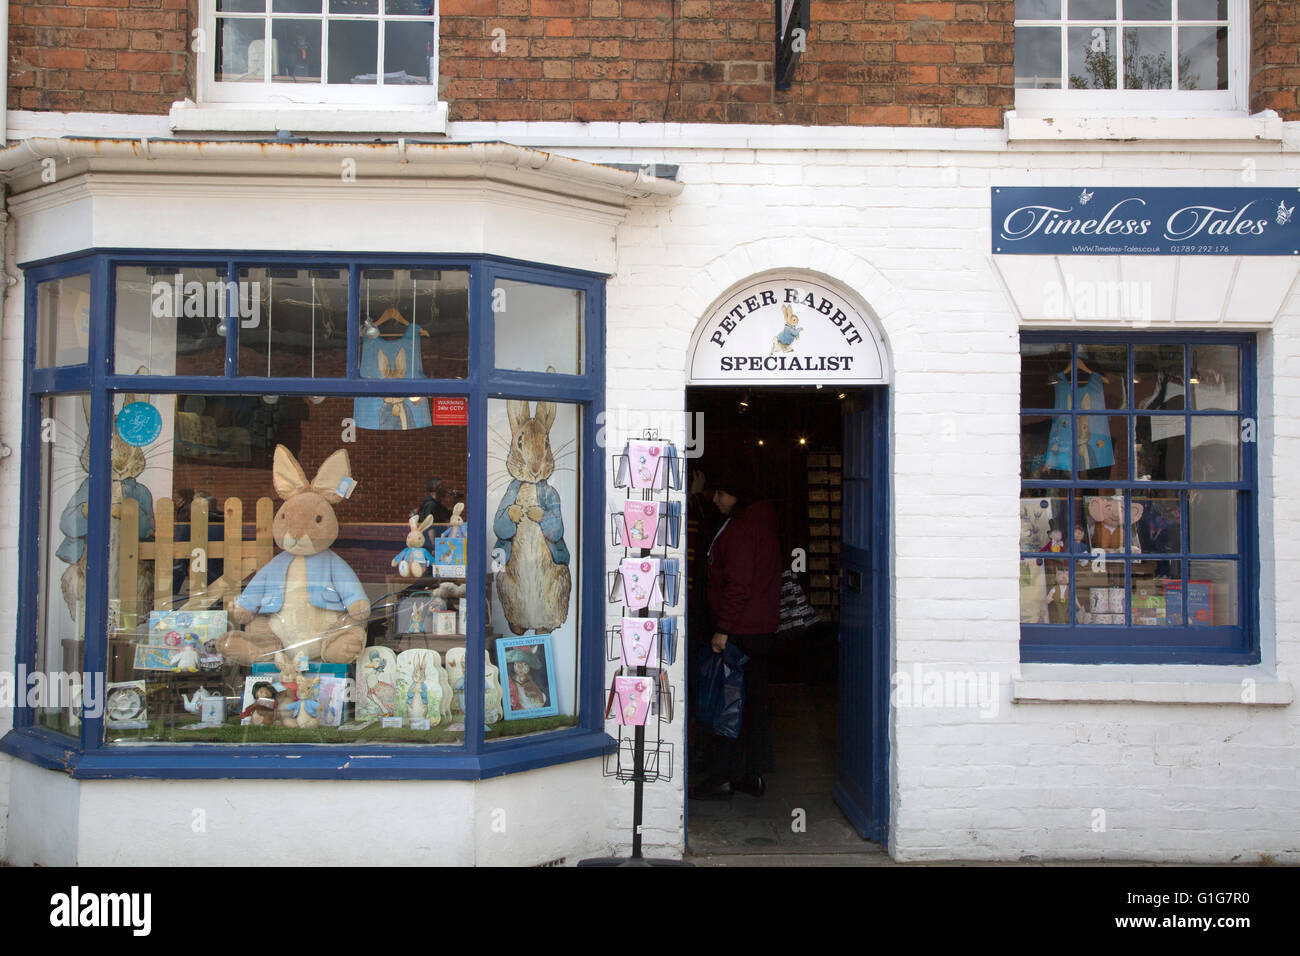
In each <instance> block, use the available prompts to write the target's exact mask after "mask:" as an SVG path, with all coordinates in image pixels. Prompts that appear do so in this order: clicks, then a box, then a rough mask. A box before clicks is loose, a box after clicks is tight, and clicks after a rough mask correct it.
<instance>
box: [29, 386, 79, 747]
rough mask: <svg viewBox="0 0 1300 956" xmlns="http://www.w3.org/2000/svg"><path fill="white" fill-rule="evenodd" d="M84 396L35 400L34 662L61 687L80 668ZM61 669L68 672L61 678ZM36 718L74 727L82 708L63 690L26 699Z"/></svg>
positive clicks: (68, 729) (70, 730) (72, 730)
mask: <svg viewBox="0 0 1300 956" xmlns="http://www.w3.org/2000/svg"><path fill="white" fill-rule="evenodd" d="M89 403H90V399H89V397H88V396H85V395H59V396H55V397H52V398H44V399H42V400H41V443H40V446H39V451H38V452H37V453H38V454H39V456H40V469H41V477H40V482H41V485H40V509H41V510H40V519H39V521H40V524H39V525H38V529H39V533H38V539H39V540H38V545H37V546H38V548H39V557H38V558H37V569H38V574H39V580H38V584H37V600H36V633H37V635H38V640H37V642H36V670H37V672H38V673H43V674H45V675H46V678H45V680H46V687H47V689H48V690H52V689H53V688H54V687H59V688H60V689H63V688H66V687H67V685H68V681H70V680H71V675H73V674H78V675H79V674H80V673H81V672H82V671H83V667H82V650H83V648H84V646H85V635H86V621H85V617H86V531H87V525H88V523H89V509H90V498H89V492H90V482H89V477H88V474H89V473H88V471H87V469H88V467H89V465H90V449H89V447H88V444H87V442H88V436H89V434H90V429H89V426H88V424H87V421H88V410H89ZM60 675H68V676H67V678H66V679H62V678H61V677H60ZM32 703H33V704H36V705H37V711H36V722H37V723H38V724H40V725H41V726H43V727H48V728H50V729H52V730H57V731H59V732H61V733H67V734H74V735H75V734H76V733H78V729H77V728H78V727H79V725H80V714H79V713H78V712H77V708H76V707H75V706H74V705H73V702H72V701H71V700H68V699H66V698H65V697H60V698H59V699H54V698H53V697H52V696H48V695H47V697H46V698H45V699H44V700H40V701H32Z"/></svg>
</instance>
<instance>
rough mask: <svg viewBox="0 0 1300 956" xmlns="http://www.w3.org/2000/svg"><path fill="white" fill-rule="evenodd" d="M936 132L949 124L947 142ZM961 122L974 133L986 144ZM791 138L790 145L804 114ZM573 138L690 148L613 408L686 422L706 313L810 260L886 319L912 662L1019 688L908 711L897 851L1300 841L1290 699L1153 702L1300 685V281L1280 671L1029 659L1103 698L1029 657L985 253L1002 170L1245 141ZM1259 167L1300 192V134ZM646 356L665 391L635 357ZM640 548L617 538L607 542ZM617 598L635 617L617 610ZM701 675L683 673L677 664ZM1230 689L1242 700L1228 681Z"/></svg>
mask: <svg viewBox="0 0 1300 956" xmlns="http://www.w3.org/2000/svg"><path fill="white" fill-rule="evenodd" d="M1292 125H1300V124H1292ZM925 134H926V136H927V138H928V139H929V142H930V143H935V142H936V141H941V140H942V138H943V136H944V135H945V134H944V131H925ZM930 134H933V135H930ZM947 135H948V136H949V138H950V140H951V143H950V144H951V145H953V146H957V145H958V144H960V143H963V142H968V141H964V140H962V138H961V136H960V134H956V133H949V134H947ZM1289 135H1291V134H1289ZM789 138H790V141H791V145H792V146H793V145H794V144H795V143H796V142H797V140H796V137H795V135H793V131H792V135H791V136H790V137H789ZM899 138H900V139H902V140H906V139H907V138H908V133H907V132H902V133H900V134H899ZM914 138H916V139H918V140H919V139H920V136H919V135H918V136H916V137H914ZM1292 138H1293V139H1294V135H1292ZM562 151H567V152H569V153H571V154H572V155H575V156H578V157H580V158H584V159H589V160H592V161H597V162H601V161H605V162H608V161H622V162H629V161H630V162H636V163H653V162H663V163H678V164H680V165H681V170H680V174H679V178H680V179H681V180H682V181H684V182H685V183H686V184H687V186H686V189H685V191H684V192H683V194H682V195H681V196H680V197H679V198H677V199H676V200H674V201H672V202H671V204H669V205H668V206H667V207H666V208H665V207H655V206H650V205H643V206H640V207H638V208H637V209H635V210H634V211H633V213H632V214H631V215H630V216H629V217H628V219H627V220H626V221H625V223H624V224H623V225H622V226H621V227H620V229H619V232H618V257H619V258H618V271H617V273H616V275H615V276H614V278H613V279H612V280H611V282H610V284H609V288H608V316H609V322H608V333H607V334H608V366H607V382H608V386H607V405H608V407H609V408H610V410H611V414H612V415H616V414H617V411H618V409H620V407H623V406H627V407H629V408H632V409H650V410H654V411H660V412H673V413H680V411H681V409H682V402H683V398H684V396H683V388H684V384H685V381H684V373H683V370H684V368H685V365H686V358H687V356H686V348H687V345H688V343H689V339H690V336H691V332H692V330H693V328H694V326H695V323H696V322H697V321H698V320H699V319H701V318H702V317H703V316H704V315H706V314H707V312H708V309H709V307H710V306H711V305H712V304H713V303H714V301H715V300H716V299H717V298H718V297H719V296H721V295H722V294H723V293H724V292H726V291H727V289H728V287H729V286H730V285H732V284H733V283H735V282H738V281H740V280H741V279H743V278H745V277H747V276H749V275H753V274H755V273H759V272H762V271H765V270H768V269H775V268H785V269H792V270H803V269H807V270H813V271H815V272H817V273H821V274H823V275H826V276H829V277H830V278H832V279H833V280H835V281H836V282H838V283H839V284H841V285H842V286H846V287H847V288H848V289H850V290H851V291H853V292H855V293H857V295H858V296H859V297H861V298H862V299H863V300H864V301H865V302H866V304H867V305H868V306H869V307H870V308H871V309H873V310H874V311H875V313H876V315H877V316H878V317H879V318H880V320H881V325H882V329H883V332H884V335H885V338H886V340H887V342H888V345H889V348H890V352H891V359H892V362H893V366H894V369H895V379H894V385H893V387H892V388H893V396H892V397H893V405H892V408H893V412H892V415H893V420H892V424H891V442H892V456H893V495H894V511H893V529H892V531H893V552H892V563H893V575H894V587H893V594H892V610H893V615H894V634H893V643H894V661H895V664H894V666H895V668H896V670H897V671H899V672H904V673H911V672H912V668H913V667H914V666H916V665H919V666H920V667H922V668H923V671H922V673H923V674H928V673H930V672H932V671H937V672H940V673H943V672H953V671H961V672H989V673H991V674H993V675H996V677H997V679H998V685H997V686H998V696H997V699H996V704H997V709H996V715H995V716H991V717H987V718H984V717H981V716H980V714H979V711H978V710H977V709H973V708H971V709H963V708H955V707H948V708H946V709H944V708H937V709H930V708H894V709H892V710H891V716H892V727H891V744H890V746H891V762H892V767H891V775H892V780H891V804H892V810H891V821H890V840H889V845H890V850H891V852H892V853H893V855H894V856H895V857H896V858H898V859H903V860H922V859H946V858H966V859H1017V858H1020V857H1022V856H1032V857H1036V858H1041V859H1048V858H1107V859H1147V860H1194V861H1216V862H1228V861H1245V862H1250V861H1256V860H1258V859H1259V858H1260V857H1261V855H1264V854H1268V855H1271V856H1272V857H1273V858H1274V859H1277V860H1279V861H1281V860H1289V861H1291V862H1296V861H1298V860H1300V842H1297V837H1296V834H1297V833H1300V780H1298V779H1297V760H1296V756H1295V753H1296V751H1295V746H1296V744H1297V742H1298V738H1300V709H1298V708H1297V706H1296V705H1295V704H1294V703H1290V704H1289V705H1288V706H1253V707H1251V706H1244V705H1242V704H1241V703H1239V702H1235V701H1234V702H1228V703H1215V704H1210V705H1198V704H1191V703H1186V704H1172V703H1170V704H1154V703H1145V702H1139V701H1140V698H1141V697H1143V696H1144V695H1148V696H1149V695H1152V694H1164V695H1166V696H1170V697H1173V698H1175V699H1185V700H1195V699H1197V698H1198V697H1199V696H1202V695H1203V694H1204V693H1209V691H1207V690H1206V687H1205V686H1204V685H1205V682H1206V681H1208V680H1210V679H1212V678H1217V679H1219V680H1220V681H1222V682H1223V683H1224V684H1226V685H1229V686H1231V685H1232V684H1233V682H1235V681H1239V680H1240V678H1241V676H1242V673H1243V671H1244V672H1245V673H1247V674H1249V675H1250V676H1251V677H1252V678H1254V679H1256V680H1257V681H1258V682H1259V683H1260V685H1261V687H1264V686H1266V687H1268V688H1269V690H1270V693H1272V694H1274V695H1275V696H1274V697H1273V698H1272V699H1275V700H1283V701H1289V700H1291V699H1292V698H1293V697H1294V691H1293V688H1292V687H1291V684H1290V682H1289V679H1288V678H1287V676H1286V675H1287V673H1294V672H1295V670H1296V666H1297V658H1300V627H1298V625H1300V596H1297V595H1295V594H1293V593H1292V592H1293V590H1294V589H1291V588H1288V587H1287V586H1286V584H1285V583H1281V584H1279V583H1278V582H1287V581H1293V580H1295V579H1296V574H1295V571H1296V570H1297V569H1298V568H1300V537H1298V536H1297V535H1296V534H1295V532H1296V530H1297V521H1300V502H1298V501H1297V493H1296V491H1295V490H1294V489H1293V488H1290V487H1283V486H1282V485H1281V484H1280V483H1278V484H1277V485H1275V484H1274V480H1273V478H1272V475H1275V474H1276V475H1279V476H1280V475H1284V474H1287V473H1291V472H1294V470H1295V468H1296V466H1297V464H1300V457H1298V456H1300V430H1298V426H1296V425H1295V420H1296V416H1297V414H1298V413H1300V379H1298V378H1297V376H1296V370H1297V369H1300V295H1294V294H1292V295H1290V297H1289V298H1287V299H1286V300H1285V305H1284V307H1283V309H1282V314H1281V315H1280V316H1279V317H1278V319H1277V322H1276V325H1275V326H1274V327H1273V328H1272V330H1271V332H1268V333H1266V334H1264V335H1261V343H1260V344H1261V349H1260V363H1261V369H1260V372H1261V379H1260V389H1261V395H1260V398H1261V401H1260V414H1261V441H1263V442H1265V443H1266V444H1264V445H1263V446H1262V447H1263V449H1264V454H1263V460H1262V462H1261V502H1260V514H1261V563H1262V565H1263V577H1262V580H1261V596H1262V620H1261V631H1262V642H1263V646H1264V661H1263V663H1262V664H1261V665H1260V666H1259V667H1255V668H1249V669H1231V668H1226V669H1210V668H1183V669H1168V668H1150V667H1148V668H1120V669H1118V670H1117V671H1110V672H1108V673H1107V675H1105V676H1108V677H1110V678H1111V679H1112V680H1113V681H1114V686H1111V685H1110V684H1107V685H1105V686H1107V687H1108V688H1110V689H1111V690H1114V687H1120V688H1126V687H1128V686H1129V682H1131V681H1132V680H1134V679H1141V680H1148V681H1150V680H1157V679H1158V680H1159V682H1160V683H1161V686H1160V687H1159V688H1158V689H1157V690H1154V691H1153V690H1151V689H1150V688H1146V689H1139V690H1135V691H1132V692H1128V691H1124V692H1123V693H1121V696H1124V694H1125V693H1127V694H1128V696H1129V697H1131V698H1133V699H1134V701H1133V702H1129V703H1111V704H1093V703H1083V702H1071V701H1065V702H1061V703H1024V702H1021V703H1013V702H1012V679H1013V677H1016V676H1020V677H1030V676H1036V677H1062V678H1064V679H1065V681H1066V683H1067V685H1069V687H1070V688H1071V690H1070V691H1069V692H1068V693H1074V694H1076V696H1085V697H1087V696H1091V695H1092V694H1093V687H1094V682H1095V680H1096V679H1098V678H1099V677H1100V676H1103V675H1100V674H1098V673H1097V672H1096V669H1088V668H1084V669H1082V670H1079V669H1075V670H1073V671H1070V672H1068V673H1064V672H1062V671H1061V670H1060V669H1053V668H1050V667H1048V668H1044V667H1042V666H1041V665H1040V666H1039V667H1038V668H1033V667H1029V666H1026V667H1024V668H1022V667H1021V665H1020V664H1019V645H1018V641H1019V623H1018V591H1017V584H1016V581H1017V574H1016V572H1017V564H1016V562H1017V547H1018V546H1017V539H1018V531H1019V523H1018V519H1017V502H1018V496H1019V421H1018V414H1017V413H1018V405H1019V351H1018V348H1019V343H1018V334H1019V331H1020V324H1019V322H1018V320H1017V317H1016V315H1015V313H1014V312H1013V310H1012V308H1011V304H1010V302H1009V301H1008V298H1007V296H1006V294H1005V293H1004V291H1003V289H1002V286H1001V284H1000V282H999V280H998V278H997V276H996V274H995V272H994V269H993V268H992V264H991V261H990V257H989V255H988V249H989V225H988V219H989V214H988V202H989V187H991V186H993V185H1034V184H1039V185H1064V186H1074V185H1081V184H1087V185H1088V186H1089V187H1092V186H1094V185H1102V186H1106V185H1145V186H1172V185H1185V186H1195V185H1204V186H1232V185H1236V184H1239V183H1240V182H1241V169H1242V162H1241V157H1240V156H1239V155H1237V154H1236V153H1233V152H1223V151H1221V149H1220V148H1218V147H1217V146H1211V145H1207V146H1206V147H1205V148H1204V149H1200V148H1198V147H1196V146H1188V147H1186V148H1185V150H1184V151H1183V152H1180V153H1177V154H1167V153H1160V152H1148V151H1129V152H1122V151H1119V150H1111V151H1108V152H1106V153H1105V154H1104V155H1103V154H1102V153H1099V152H1095V151H1087V152H1085V151H1079V152H1066V151H1060V150H1052V151H1046V150H1044V151H1032V150H1027V149H1017V150H1016V151H1015V152H1009V151H1006V150H1004V149H997V150H978V149H969V148H966V149H962V150H960V151H941V150H937V149H923V148H917V149H911V150H907V151H903V150H885V149H863V150H842V151H836V150H829V149H828V150H820V151H818V152H816V153H815V154H812V153H809V152H801V151H798V150H796V149H793V148H792V149H777V148H772V149H763V148H758V149H747V148H735V149H709V150H698V151H690V150H686V149H635V150H633V149H629V150H615V149H601V150H596V149H581V148H573V149H570V150H562ZM1255 163H1256V167H1257V174H1258V175H1257V184H1258V185H1261V186H1266V185H1283V184H1293V183H1294V182H1295V171H1296V169H1297V167H1298V166H1300V161H1298V160H1297V157H1296V153H1295V150H1294V149H1293V148H1290V147H1288V148H1287V149H1286V150H1285V151H1283V152H1282V153H1281V154H1280V155H1278V154H1273V155H1271V156H1270V155H1258V156H1256V157H1255ZM1195 268H1197V264H1196V263H1195V262H1193V263H1192V264H1190V266H1189V267H1188V271H1191V270H1192V269H1195ZM1183 302H1184V311H1182V312H1181V313H1180V314H1179V316H1178V318H1177V321H1176V323H1170V322H1168V321H1165V322H1163V323H1162V322H1161V320H1160V318H1159V316H1157V319H1156V323H1155V325H1154V326H1153V328H1157V329H1158V328H1161V327H1166V328H1167V327H1169V326H1170V325H1171V324H1176V325H1177V326H1178V327H1181V328H1186V329H1215V328H1220V327H1222V326H1221V324H1220V321H1219V309H1218V308H1217V307H1216V308H1214V309H1212V310H1210V309H1207V310H1206V312H1205V313H1204V314H1198V313H1197V312H1195V311H1194V310H1193V309H1192V308H1188V307H1187V306H1188V302H1187V300H1186V299H1184V300H1183ZM1195 304H1196V302H1195V301H1193V302H1192V303H1191V305H1192V306H1193V307H1194V306H1195ZM1237 317H1238V316H1236V315H1234V314H1233V313H1232V312H1231V311H1229V313H1228V315H1227V319H1228V325H1229V327H1231V328H1233V330H1235V329H1236V328H1240V327H1243V324H1241V323H1239V324H1237V325H1235V326H1234V325H1233V324H1232V320H1233V319H1234V318H1237ZM1062 324H1064V323H1062ZM1049 327H1050V326H1049ZM1244 327H1251V328H1266V327H1267V323H1261V322H1259V321H1258V320H1255V321H1253V322H1251V323H1245V324H1244ZM646 338H649V339H651V340H652V341H653V342H654V343H655V348H654V349H653V350H652V351H651V352H650V360H649V362H648V363H646V362H643V361H640V360H639V359H638V356H639V355H640V354H641V350H640V349H638V347H637V345H638V342H640V341H644V340H645V339H646ZM646 364H648V365H649V366H650V370H651V371H652V372H653V376H654V378H653V384H652V385H650V386H646V385H645V384H644V382H643V377H642V376H640V375H639V374H638V373H641V372H644V371H645V370H646V369H645V365H646ZM632 382H636V385H635V387H633V386H632V385H631V383H632ZM1269 391H1271V394H1266V393H1267V392H1269ZM945 436H947V437H948V439H949V440H947V441H945ZM956 436H964V437H963V439H962V441H958V440H956ZM966 442H969V444H967V443H966ZM609 491H610V494H614V489H613V488H612V487H611V488H610V489H609ZM1270 494H1271V495H1272V496H1273V498H1272V500H1268V499H1269V496H1270ZM616 500H617V499H616ZM936 550H938V551H945V552H950V553H952V554H954V555H955V557H954V559H953V560H952V561H951V562H949V563H947V564H945V565H944V567H943V568H942V570H941V572H939V573H936V568H935V567H934V562H933V560H932V559H930V558H928V557H926V555H929V554H933V553H934V552H935V551H936ZM620 553H621V552H618V551H616V550H612V551H611V552H610V560H611V561H613V560H614V559H616V558H617V556H618V555H619V554H620ZM1274 569H1276V573H1275V570H1274ZM1275 587H1276V588H1279V589H1280V593H1277V592H1275V590H1274V588H1275ZM617 613H618V612H617V608H613V609H611V611H610V615H609V620H610V622H611V623H612V622H613V621H614V615H615V614H617ZM682 668H683V665H682V664H679V665H678V666H677V667H676V668H675V669H674V676H675V677H676V678H677V679H678V680H680V679H681V676H682V673H683V670H682ZM1225 672H1226V673H1225ZM1068 693H1067V696H1068ZM1217 694H1218V696H1219V697H1223V696H1224V693H1223V689H1222V686H1219V688H1218V691H1217ZM1022 696H1033V695H1032V693H1031V692H1029V691H1023V693H1022ZM1260 699H1261V700H1262V699H1263V697H1261V698H1260ZM990 709H992V708H990ZM682 729H683V728H682V725H681V724H680V723H679V724H678V725H676V726H675V727H674V728H673V731H672V732H673V736H672V740H673V741H674V743H675V745H676V747H677V753H678V754H679V755H684V753H685V748H684V743H683V740H682ZM608 787H609V790H610V804H609V806H610V810H609V815H608V820H609V838H610V840H611V842H615V843H620V842H621V843H622V844H624V845H625V844H626V842H627V840H628V826H629V823H630V820H631V789H630V787H626V786H624V785H621V784H618V783H617V782H610V783H609V784H608ZM682 787H683V783H682V776H681V771H680V764H679V767H678V776H677V778H676V779H675V780H674V781H673V783H672V784H664V783H661V784H656V785H654V786H651V787H648V788H647V804H646V829H645V840H646V847H647V853H650V854H654V853H660V854H673V853H675V852H679V851H680V849H681V846H682V837H681V830H680V821H681V814H682ZM1098 811H1101V812H1098Z"/></svg>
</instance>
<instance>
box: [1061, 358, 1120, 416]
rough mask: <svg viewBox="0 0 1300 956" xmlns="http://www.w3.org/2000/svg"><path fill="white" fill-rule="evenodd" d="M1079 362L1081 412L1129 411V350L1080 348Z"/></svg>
mask: <svg viewBox="0 0 1300 956" xmlns="http://www.w3.org/2000/svg"><path fill="white" fill-rule="evenodd" d="M1077 361H1078V372H1079V375H1078V392H1079V408H1080V409H1088V408H1128V393H1129V389H1128V347H1127V346H1124V345H1080V346H1079V351H1078V359H1077ZM1066 374H1068V370H1067V373H1066Z"/></svg>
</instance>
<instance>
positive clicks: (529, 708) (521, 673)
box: [497, 634, 560, 720]
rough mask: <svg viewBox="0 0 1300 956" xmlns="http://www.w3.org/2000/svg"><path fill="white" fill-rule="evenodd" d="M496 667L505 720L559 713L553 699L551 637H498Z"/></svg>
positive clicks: (553, 677)
mask: <svg viewBox="0 0 1300 956" xmlns="http://www.w3.org/2000/svg"><path fill="white" fill-rule="evenodd" d="M497 666H498V667H499V668H500V669H501V686H502V689H503V690H504V691H505V693H504V695H503V697H502V702H501V703H502V706H503V707H504V708H505V717H506V720H522V719H524V718H527V717H554V716H555V715H556V714H558V713H559V712H560V709H559V705H558V704H557V703H556V700H555V686H556V685H555V661H554V655H553V653H552V651H551V635H549V634H535V635H531V636H524V637H503V638H500V639H499V640H498V641H497Z"/></svg>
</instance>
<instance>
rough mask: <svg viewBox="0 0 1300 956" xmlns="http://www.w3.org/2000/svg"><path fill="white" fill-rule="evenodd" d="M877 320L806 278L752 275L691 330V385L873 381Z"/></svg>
mask: <svg viewBox="0 0 1300 956" xmlns="http://www.w3.org/2000/svg"><path fill="white" fill-rule="evenodd" d="M884 355H885V350H884V347H883V345H882V343H881V341H880V335H879V333H878V331H877V330H876V327H875V323H874V322H873V321H872V320H871V319H869V318H868V317H867V316H865V315H863V314H862V313H861V312H860V311H859V310H858V309H857V308H855V307H854V306H853V305H852V304H851V303H849V302H847V301H845V299H844V297H843V296H842V295H841V294H840V293H838V292H835V291H833V290H831V289H828V288H826V287H825V286H823V285H821V284H819V283H817V282H814V281H811V280H809V279H805V278H798V279H782V278H780V277H777V278H769V279H764V280H761V281H755V282H753V283H751V284H749V285H746V286H745V287H743V288H741V289H740V290H738V291H737V292H735V293H733V294H732V295H731V296H729V297H728V298H727V299H726V300H725V301H724V302H723V303H722V304H721V305H719V306H718V308H717V309H715V310H714V311H713V314H712V315H710V316H709V317H708V319H707V320H706V321H705V322H704V323H703V324H702V325H701V326H700V327H699V328H698V329H697V330H696V332H695V339H694V341H693V343H692V345H691V362H690V383H691V384H692V385H747V384H758V383H761V384H765V385H813V384H818V383H831V382H834V383H837V384H857V385H874V384H880V383H883V382H885V381H887V377H886V374H885V363H884Z"/></svg>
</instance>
